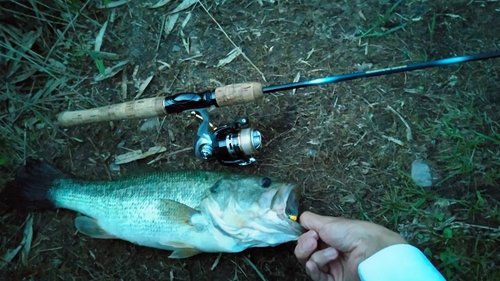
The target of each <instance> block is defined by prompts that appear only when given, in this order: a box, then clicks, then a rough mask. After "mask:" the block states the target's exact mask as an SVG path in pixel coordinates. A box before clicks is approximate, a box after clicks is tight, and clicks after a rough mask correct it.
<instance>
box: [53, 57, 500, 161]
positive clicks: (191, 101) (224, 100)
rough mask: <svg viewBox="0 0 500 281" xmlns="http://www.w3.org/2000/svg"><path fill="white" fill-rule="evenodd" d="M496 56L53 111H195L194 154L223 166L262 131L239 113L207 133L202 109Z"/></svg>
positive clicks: (247, 155) (103, 115)
mask: <svg viewBox="0 0 500 281" xmlns="http://www.w3.org/2000/svg"><path fill="white" fill-rule="evenodd" d="M498 57H500V51H493V52H488V53H482V54H473V55H467V56H459V57H451V58H445V59H439V60H434V61H428V62H421V63H415V64H408V65H401V66H396V67H389V68H383V69H376V70H368V71H361V72H354V73H348V74H342V75H336V76H328V77H324V78H317V79H312V80H308V81H302V82H295V83H289V84H282V85H274V86H268V87H263V86H262V84H261V83H258V82H249V83H238V84H231V85H226V86H221V87H218V88H216V89H212V90H206V91H204V92H199V93H179V94H176V95H172V96H168V97H156V98H145V99H140V100H135V101H129V102H124V103H119V104H112V105H109V106H103V107H98V108H94V109H87V110H78V111H65V112H62V113H60V114H58V116H57V121H58V124H59V125H61V126H64V127H68V126H73V125H79V124H88V123H94V122H104V121H114V120H123V119H135V118H151V117H157V116H164V115H167V114H175V113H181V112H184V111H197V112H199V113H200V115H201V116H202V117H201V119H202V120H203V122H202V124H201V125H200V128H199V130H198V136H199V138H198V140H197V142H196V144H195V154H196V157H198V158H200V159H204V160H208V159H210V158H213V157H215V158H216V159H217V160H218V161H219V162H220V163H222V164H224V165H240V166H243V165H249V164H251V163H254V162H255V158H254V157H253V156H254V155H255V154H256V153H257V152H258V150H259V149H260V147H261V143H262V136H261V134H260V133H259V132H258V131H257V130H255V129H252V128H250V127H249V121H248V118H240V119H239V120H237V121H235V122H232V123H229V124H227V125H225V126H222V127H220V128H216V129H215V130H214V131H213V132H212V133H210V131H209V123H208V113H207V112H206V109H208V108H211V107H224V106H230V105H237V104H244V103H249V102H252V101H256V100H258V99H261V98H262V97H263V96H264V94H265V93H272V92H279V91H286V90H292V89H298V88H304V87H310V86H319V85H324V84H330V83H338V82H342V81H348V80H353V79H358V78H364V77H374V76H381V75H388V74H394V73H400V72H407V71H413V70H419V69H426V68H430V67H438V66H445V65H452V64H458V63H465V62H471V61H477V60H485V59H492V58H498Z"/></svg>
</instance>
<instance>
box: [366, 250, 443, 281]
mask: <svg viewBox="0 0 500 281" xmlns="http://www.w3.org/2000/svg"><path fill="white" fill-rule="evenodd" d="M358 273H359V278H360V279H361V281H422V280H425V281H446V280H445V279H444V277H443V276H442V275H441V273H439V271H438V270H437V269H436V268H435V267H434V266H433V265H432V263H431V262H430V261H429V260H428V259H427V257H426V256H425V255H424V254H423V253H422V252H421V251H420V250H419V249H417V248H416V247H414V246H412V245H409V244H398V245H392V246H389V247H387V248H385V249H382V250H380V251H378V252H377V253H375V254H374V255H373V256H371V257H369V258H368V259H366V260H364V261H363V262H361V263H360V264H359V266H358Z"/></svg>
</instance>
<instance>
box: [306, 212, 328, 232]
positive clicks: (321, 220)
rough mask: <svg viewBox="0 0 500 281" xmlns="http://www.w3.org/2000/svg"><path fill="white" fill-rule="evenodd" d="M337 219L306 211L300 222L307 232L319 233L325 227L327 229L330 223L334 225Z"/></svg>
mask: <svg viewBox="0 0 500 281" xmlns="http://www.w3.org/2000/svg"><path fill="white" fill-rule="evenodd" d="M334 221H335V219H334V218H333V217H327V216H320V215H317V214H314V213H311V212H308V211H305V212H304V213H302V215H300V217H299V222H300V224H301V225H302V226H303V227H305V228H306V229H307V230H311V229H312V230H315V231H316V232H319V231H320V230H321V229H323V228H324V227H327V225H329V224H330V223H333V222H334Z"/></svg>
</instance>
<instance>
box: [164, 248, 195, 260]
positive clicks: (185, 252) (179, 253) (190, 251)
mask: <svg viewBox="0 0 500 281" xmlns="http://www.w3.org/2000/svg"><path fill="white" fill-rule="evenodd" d="M199 253H200V251H198V250H196V249H194V248H180V249H176V250H174V252H173V253H172V254H171V255H170V256H168V257H169V258H171V259H185V258H189V257H192V256H194V255H197V254H199Z"/></svg>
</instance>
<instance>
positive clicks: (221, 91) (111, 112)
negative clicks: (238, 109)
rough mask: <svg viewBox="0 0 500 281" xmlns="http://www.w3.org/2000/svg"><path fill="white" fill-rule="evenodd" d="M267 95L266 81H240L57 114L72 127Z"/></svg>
mask: <svg viewBox="0 0 500 281" xmlns="http://www.w3.org/2000/svg"><path fill="white" fill-rule="evenodd" d="M263 96H264V93H263V91H262V84H260V83H256V82H250V83H239V84H232V85H227V86H222V87H218V88H216V89H215V91H205V92H203V93H181V94H177V95H174V96H171V97H166V98H164V97H158V98H146V99H141V100H136V101H129V102H124V103H119V104H113V105H108V106H103V107H98V108H94V109H87V110H78V111H65V112H62V113H60V114H58V115H57V121H58V124H59V125H60V126H63V127H68V126H73V125H79V124H88V123H96V122H104V121H113V120H123V119H134V118H150V117H156V116H163V115H166V114H172V113H179V112H182V111H185V110H195V109H200V108H209V107H211V106H217V107H221V106H229V105H235V104H242V103H248V102H251V101H254V100H257V99H260V98H262V97H263Z"/></svg>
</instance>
